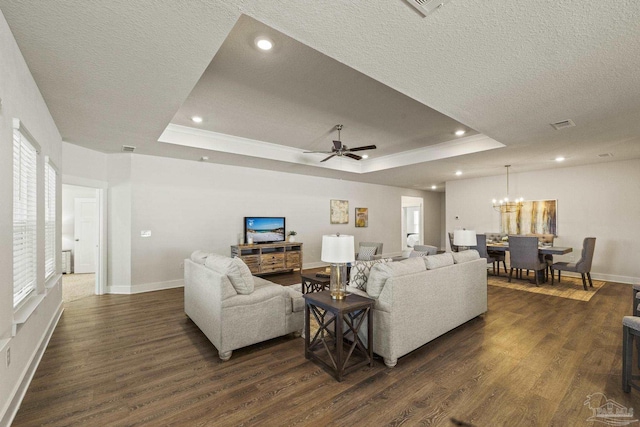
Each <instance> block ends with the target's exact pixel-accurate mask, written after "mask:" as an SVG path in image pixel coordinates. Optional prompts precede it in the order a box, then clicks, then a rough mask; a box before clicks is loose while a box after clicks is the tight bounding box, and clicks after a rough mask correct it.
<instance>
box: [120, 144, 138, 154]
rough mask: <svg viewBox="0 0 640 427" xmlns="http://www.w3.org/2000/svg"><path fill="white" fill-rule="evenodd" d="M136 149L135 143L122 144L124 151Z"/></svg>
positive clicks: (128, 151) (131, 151)
mask: <svg viewBox="0 0 640 427" xmlns="http://www.w3.org/2000/svg"><path fill="white" fill-rule="evenodd" d="M135 149H136V147H134V146H133V145H123V146H122V151H124V152H125V153H133V151H134V150H135Z"/></svg>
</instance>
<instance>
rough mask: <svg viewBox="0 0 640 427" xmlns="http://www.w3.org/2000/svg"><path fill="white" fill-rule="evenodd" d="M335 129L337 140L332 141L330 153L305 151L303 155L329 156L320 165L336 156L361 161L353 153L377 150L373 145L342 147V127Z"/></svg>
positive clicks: (360, 158)
mask: <svg viewBox="0 0 640 427" xmlns="http://www.w3.org/2000/svg"><path fill="white" fill-rule="evenodd" d="M336 129H337V130H338V140H337V141H333V147H331V151H305V152H304V153H305V154H309V153H325V154H331V155H330V156H329V157H327V158H325V159H323V160H320V163H322V162H326V161H327V160H329V159H330V158H332V157H335V156H338V157H342V156H346V157H351V158H352V159H355V160H362V157H361V156H358V155H357V154H353V152H354V151H364V150H375V149H376V148H377V147H376V146H375V145H364V146H362V147H355V148H349V147H347V146H346V145H343V144H342V141H340V131H341V130H342V125H336Z"/></svg>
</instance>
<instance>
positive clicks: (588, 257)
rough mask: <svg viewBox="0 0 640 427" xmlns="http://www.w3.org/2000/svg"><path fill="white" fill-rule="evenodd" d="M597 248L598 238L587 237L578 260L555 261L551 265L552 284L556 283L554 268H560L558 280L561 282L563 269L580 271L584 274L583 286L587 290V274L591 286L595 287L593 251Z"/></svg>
mask: <svg viewBox="0 0 640 427" xmlns="http://www.w3.org/2000/svg"><path fill="white" fill-rule="evenodd" d="M595 249H596V238H595V237H585V238H584V240H583V241H582V254H581V255H580V259H579V260H578V261H577V262H554V263H553V264H552V265H551V284H552V285H553V284H554V278H555V277H554V276H555V275H554V274H553V273H554V270H558V282H560V273H561V272H562V271H572V272H574V273H580V275H581V276H582V287H583V288H584V290H585V291H586V290H587V281H586V280H585V275H586V276H587V278H588V279H589V286H591V287H592V288H593V282H592V281H591V262H592V261H593V252H594V251H595Z"/></svg>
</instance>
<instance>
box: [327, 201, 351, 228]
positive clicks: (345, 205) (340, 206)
mask: <svg viewBox="0 0 640 427" xmlns="http://www.w3.org/2000/svg"><path fill="white" fill-rule="evenodd" d="M329 208H330V217H331V224H348V223H349V201H348V200H331V201H330V204H329Z"/></svg>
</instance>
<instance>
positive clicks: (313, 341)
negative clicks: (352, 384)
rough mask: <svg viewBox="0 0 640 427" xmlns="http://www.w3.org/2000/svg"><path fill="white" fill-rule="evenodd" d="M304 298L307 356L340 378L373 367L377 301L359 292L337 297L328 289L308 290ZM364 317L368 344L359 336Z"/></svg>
mask: <svg viewBox="0 0 640 427" xmlns="http://www.w3.org/2000/svg"><path fill="white" fill-rule="evenodd" d="M303 297H304V299H305V306H304V315H305V338H304V357H305V358H307V359H310V360H313V361H315V362H318V363H320V364H321V365H323V366H325V367H326V368H327V369H329V371H331V372H332V374H333V375H334V377H335V378H336V379H337V380H338V381H342V377H343V376H344V375H346V374H348V373H349V372H351V371H354V370H356V369H359V368H360V367H362V366H364V365H367V364H368V365H369V366H373V304H374V300H372V299H370V298H365V297H361V296H360V295H347V297H346V298H344V299H342V300H334V299H331V293H330V292H329V291H321V292H313V293H308V294H305V295H303ZM311 315H313V317H314V319H315V320H316V322H317V323H318V325H319V327H318V330H317V331H316V333H315V334H314V336H313V337H311V328H310V327H309V321H310V317H311ZM365 318H366V319H367V345H365V344H364V343H363V342H362V340H361V339H360V337H358V332H359V331H360V329H361V327H362V325H363V324H364V320H365ZM336 319H338V321H337V322H336ZM331 326H333V327H332V328H331ZM345 326H346V330H344V329H345ZM349 363H351V364H349Z"/></svg>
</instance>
